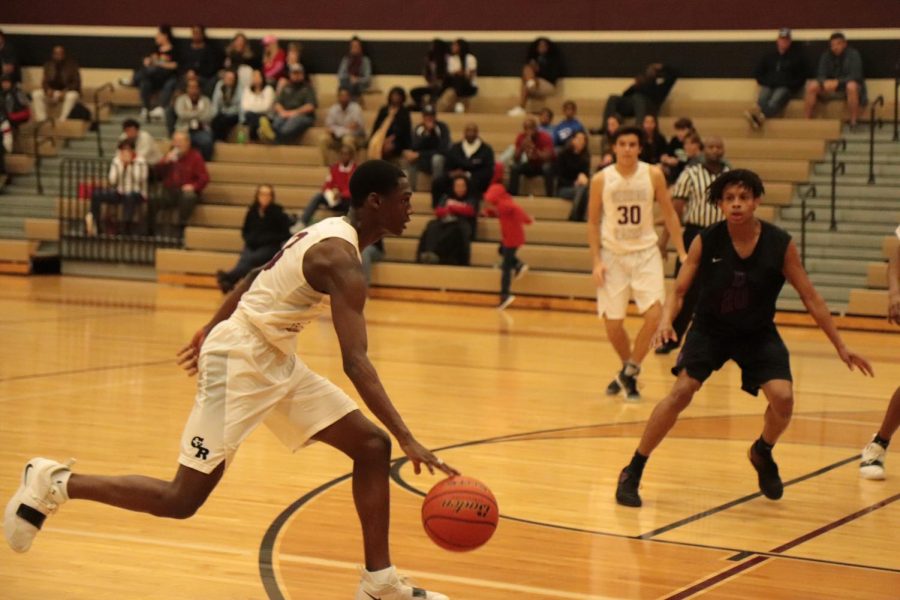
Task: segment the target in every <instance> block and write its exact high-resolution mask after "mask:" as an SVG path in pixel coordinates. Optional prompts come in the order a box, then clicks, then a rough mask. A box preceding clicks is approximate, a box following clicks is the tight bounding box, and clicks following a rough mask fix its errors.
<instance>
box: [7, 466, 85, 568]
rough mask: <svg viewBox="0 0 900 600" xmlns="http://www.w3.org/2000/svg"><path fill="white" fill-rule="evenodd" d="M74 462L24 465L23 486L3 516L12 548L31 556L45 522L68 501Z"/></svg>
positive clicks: (11, 499) (10, 501) (17, 491)
mask: <svg viewBox="0 0 900 600" xmlns="http://www.w3.org/2000/svg"><path fill="white" fill-rule="evenodd" d="M73 462H74V461H73V460H71V459H70V460H69V462H68V463H66V464H63V463H58V462H56V461H53V460H48V459H46V458H32V459H31V460H30V461H28V463H27V464H26V465H25V470H24V471H23V472H22V484H21V485H20V486H19V489H18V490H16V493H15V494H14V495H13V497H12V498H10V500H9V503H8V504H7V505H6V512H4V513H3V534H4V536H5V537H6V543H7V544H9V547H10V548H12V549H13V550H15V551H16V552H28V549H29V548H31V543H32V542H33V541H34V536H36V535H37V533H38V531H39V530H40V529H41V526H42V525H43V524H44V520H45V519H46V518H47V517H48V516H50V515H52V514H53V513H55V512H56V511H57V509H58V508H59V506H60V505H61V504H63V503H64V502H65V501H66V500H68V499H69V497H68V496H67V495H66V489H65V484H66V481H68V476H69V474H70V473H71V470H70V467H71V466H72V463H73Z"/></svg>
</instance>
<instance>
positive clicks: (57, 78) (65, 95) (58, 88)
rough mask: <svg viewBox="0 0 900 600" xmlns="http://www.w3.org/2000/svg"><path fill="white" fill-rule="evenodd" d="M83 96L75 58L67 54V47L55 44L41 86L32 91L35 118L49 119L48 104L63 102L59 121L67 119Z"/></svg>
mask: <svg viewBox="0 0 900 600" xmlns="http://www.w3.org/2000/svg"><path fill="white" fill-rule="evenodd" d="M79 98H81V70H80V69H79V67H78V63H77V62H75V60H74V59H73V58H70V57H68V56H66V49H65V48H63V47H62V46H60V45H56V46H53V54H52V57H51V59H50V60H48V61H47V62H46V63H44V78H43V80H42V81H41V87H40V88H39V89H37V90H34V91H33V92H32V93H31V100H32V108H33V110H34V120H35V121H37V122H38V123H40V122H41V121H45V120H47V106H48V105H49V104H59V103H61V104H62V108H61V109H60V111H59V118H58V119H57V120H58V121H65V120H66V119H67V118H68V116H69V113H70V112H72V109H73V108H75V104H76V103H77V102H78V99H79Z"/></svg>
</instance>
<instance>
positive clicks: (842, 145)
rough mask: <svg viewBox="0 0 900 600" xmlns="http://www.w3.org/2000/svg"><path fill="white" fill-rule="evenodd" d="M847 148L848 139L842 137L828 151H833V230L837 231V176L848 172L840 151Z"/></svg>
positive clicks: (829, 145)
mask: <svg viewBox="0 0 900 600" xmlns="http://www.w3.org/2000/svg"><path fill="white" fill-rule="evenodd" d="M846 149H847V140H846V139H844V138H841V139H839V140H835V141H833V142H831V143H830V144H828V151H829V152H831V225H830V229H831V231H837V215H836V211H837V176H838V175H839V174H840V175H843V174H844V173H846V172H847V165H846V164H844V162H843V161H841V162H838V159H837V155H838V152H843V151H845V150H846Z"/></svg>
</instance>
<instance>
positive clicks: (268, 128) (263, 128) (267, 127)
mask: <svg viewBox="0 0 900 600" xmlns="http://www.w3.org/2000/svg"><path fill="white" fill-rule="evenodd" d="M259 137H260V139H262V140H264V141H266V142H274V141H275V130H274V129H272V122H271V121H269V117H260V118H259Z"/></svg>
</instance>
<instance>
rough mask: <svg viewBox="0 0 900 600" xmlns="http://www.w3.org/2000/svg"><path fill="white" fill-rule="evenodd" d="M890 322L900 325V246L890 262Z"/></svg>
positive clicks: (899, 245) (898, 245)
mask: <svg viewBox="0 0 900 600" xmlns="http://www.w3.org/2000/svg"><path fill="white" fill-rule="evenodd" d="M898 229H900V228H898ZM888 321H891V322H892V323H896V324H897V325H900V244H897V247H896V248H895V249H894V252H892V253H891V257H890V260H889V262H888Z"/></svg>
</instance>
